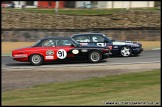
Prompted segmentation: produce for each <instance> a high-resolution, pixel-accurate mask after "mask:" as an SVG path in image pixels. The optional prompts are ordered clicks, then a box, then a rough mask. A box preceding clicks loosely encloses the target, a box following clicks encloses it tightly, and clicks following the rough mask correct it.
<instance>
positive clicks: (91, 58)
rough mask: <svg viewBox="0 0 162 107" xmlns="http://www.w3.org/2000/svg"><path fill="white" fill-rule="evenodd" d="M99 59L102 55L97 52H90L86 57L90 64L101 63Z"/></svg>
mask: <svg viewBox="0 0 162 107" xmlns="http://www.w3.org/2000/svg"><path fill="white" fill-rule="evenodd" d="M101 59H102V54H101V52H99V51H92V52H90V53H89V55H88V60H89V61H90V62H91V63H98V62H100V61H101Z"/></svg>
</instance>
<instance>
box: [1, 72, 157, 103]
mask: <svg viewBox="0 0 162 107" xmlns="http://www.w3.org/2000/svg"><path fill="white" fill-rule="evenodd" d="M110 101H111V102H113V101H115V102H128V101H130V102H131V101H133V102H141V101H142V102H148V103H149V102H154V104H155V103H156V102H157V103H156V104H158V105H160V104H159V103H160V69H157V70H152V71H146V72H140V73H128V74H121V75H114V76H105V77H96V78H91V79H87V80H81V81H72V82H65V83H51V84H46V85H39V86H35V87H33V88H25V89H19V90H12V91H5V92H2V105H105V103H107V102H110Z"/></svg>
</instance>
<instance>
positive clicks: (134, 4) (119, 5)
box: [97, 1, 154, 8]
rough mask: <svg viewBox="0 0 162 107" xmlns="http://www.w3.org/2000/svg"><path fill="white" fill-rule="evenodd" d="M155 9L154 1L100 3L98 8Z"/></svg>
mask: <svg viewBox="0 0 162 107" xmlns="http://www.w3.org/2000/svg"><path fill="white" fill-rule="evenodd" d="M140 7H141V8H143V7H154V1H98V2H97V8H140Z"/></svg>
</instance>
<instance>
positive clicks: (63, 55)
mask: <svg viewBox="0 0 162 107" xmlns="http://www.w3.org/2000/svg"><path fill="white" fill-rule="evenodd" d="M66 56H67V53H66V51H65V50H64V49H59V50H58V51H57V57H58V58H59V59H64V58H66Z"/></svg>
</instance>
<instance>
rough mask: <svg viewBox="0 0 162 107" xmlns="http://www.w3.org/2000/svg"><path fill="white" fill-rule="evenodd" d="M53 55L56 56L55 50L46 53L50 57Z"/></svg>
mask: <svg viewBox="0 0 162 107" xmlns="http://www.w3.org/2000/svg"><path fill="white" fill-rule="evenodd" d="M53 54H54V51H53V50H48V51H46V55H48V56H52V55H53Z"/></svg>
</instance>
